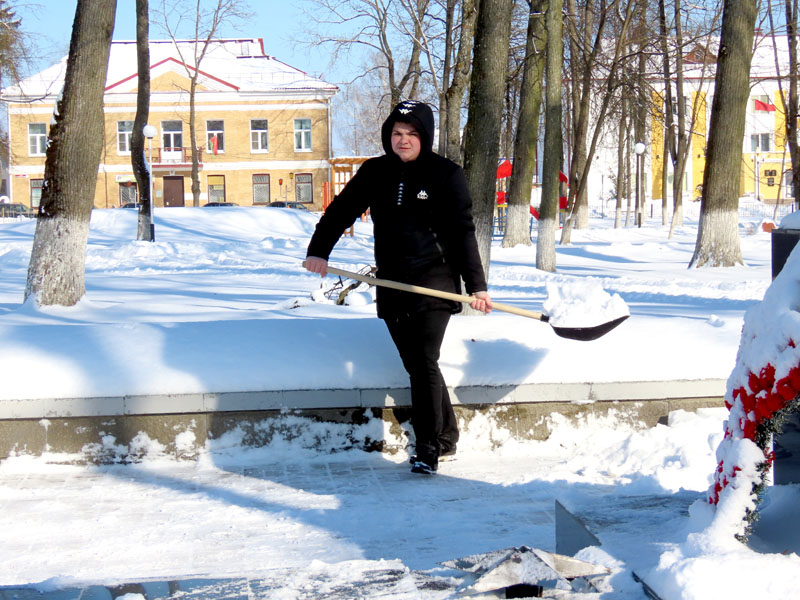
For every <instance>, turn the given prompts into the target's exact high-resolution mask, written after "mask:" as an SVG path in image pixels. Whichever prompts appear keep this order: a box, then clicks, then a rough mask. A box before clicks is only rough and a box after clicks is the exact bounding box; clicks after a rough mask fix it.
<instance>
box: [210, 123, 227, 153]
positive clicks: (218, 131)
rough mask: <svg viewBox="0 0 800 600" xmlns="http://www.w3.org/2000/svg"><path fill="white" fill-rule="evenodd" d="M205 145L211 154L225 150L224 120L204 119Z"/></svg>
mask: <svg viewBox="0 0 800 600" xmlns="http://www.w3.org/2000/svg"><path fill="white" fill-rule="evenodd" d="M206 146H207V148H208V151H209V152H211V153H212V154H218V153H220V152H225V122H224V121H206Z"/></svg>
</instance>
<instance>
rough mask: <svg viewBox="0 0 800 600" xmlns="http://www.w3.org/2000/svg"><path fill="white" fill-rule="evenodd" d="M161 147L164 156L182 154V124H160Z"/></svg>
mask: <svg viewBox="0 0 800 600" xmlns="http://www.w3.org/2000/svg"><path fill="white" fill-rule="evenodd" d="M161 133H162V139H161V147H162V148H163V149H164V153H165V155H167V154H168V153H178V154H179V155H180V154H182V153H183V122H182V121H163V122H162V123H161ZM165 157H166V156H165Z"/></svg>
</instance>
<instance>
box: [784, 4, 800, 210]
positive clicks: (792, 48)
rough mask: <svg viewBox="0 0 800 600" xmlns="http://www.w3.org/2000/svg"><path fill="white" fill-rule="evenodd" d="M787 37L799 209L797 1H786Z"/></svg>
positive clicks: (789, 129)
mask: <svg viewBox="0 0 800 600" xmlns="http://www.w3.org/2000/svg"><path fill="white" fill-rule="evenodd" d="M786 36H787V37H788V38H789V105H788V107H786V139H787V141H788V143H789V158H790V160H791V163H792V184H791V185H792V190H791V193H790V194H788V195H790V196H791V197H792V198H794V202H795V208H797V202H798V193H800V148H798V147H797V117H798V99H797V98H798V94H797V76H798V73H797V0H786Z"/></svg>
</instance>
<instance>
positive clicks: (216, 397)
mask: <svg viewBox="0 0 800 600" xmlns="http://www.w3.org/2000/svg"><path fill="white" fill-rule="evenodd" d="M725 385H726V381H725V380H724V379H707V380H695V381H688V380H687V381H633V382H610V383H532V384H522V385H516V386H514V385H503V386H464V387H457V388H450V395H451V398H452V401H453V404H462V405H483V404H515V403H530V402H576V403H583V402H598V401H629V400H647V401H651V400H664V399H669V398H710V397H719V398H721V397H722V396H724V394H725ZM410 405H411V395H410V391H409V390H408V388H383V389H352V390H334V389H332V390H275V391H269V390H268V391H257V392H218V393H204V394H181V395H163V396H161V395H159V396H117V397H110V398H37V399H31V400H2V401H0V419H36V418H47V419H53V418H59V417H94V416H120V415H159V414H188V413H216V412H237V411H258V410H280V409H292V410H294V409H297V410H309V409H328V408H343V407H349V408H394V407H403V406H410Z"/></svg>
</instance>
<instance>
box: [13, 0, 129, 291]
mask: <svg viewBox="0 0 800 600" xmlns="http://www.w3.org/2000/svg"><path fill="white" fill-rule="evenodd" d="M116 6H117V3H116V0H105V1H104V2H93V1H92V0H78V5H77V8H76V10H75V21H74V23H73V26H72V38H71V41H70V48H69V57H68V59H67V72H66V79H65V81H64V89H63V91H62V93H61V96H60V97H59V99H58V100H57V102H56V111H55V114H54V115H53V121H52V124H51V126H50V132H49V134H48V147H47V153H46V158H45V167H44V185H43V187H42V199H41V205H40V208H39V218H38V219H37V222H36V233H35V235H34V239H33V250H32V251H31V260H30V264H29V266H28V278H27V283H26V286H25V299H26V300H27V299H28V298H30V297H33V298H34V299H35V301H36V302H37V303H38V304H40V305H52V304H60V305H64V306H73V305H74V304H76V303H77V302H78V301H79V300H80V299H81V298H82V297H83V295H84V294H85V283H84V265H85V254H86V244H87V242H88V239H89V219H90V217H91V214H92V206H93V202H94V192H95V187H96V185H97V169H98V167H99V165H100V154H101V152H102V148H103V91H104V87H105V82H106V72H107V70H108V57H109V53H110V48H111V37H112V34H113V32H114V17H115V13H116Z"/></svg>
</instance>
